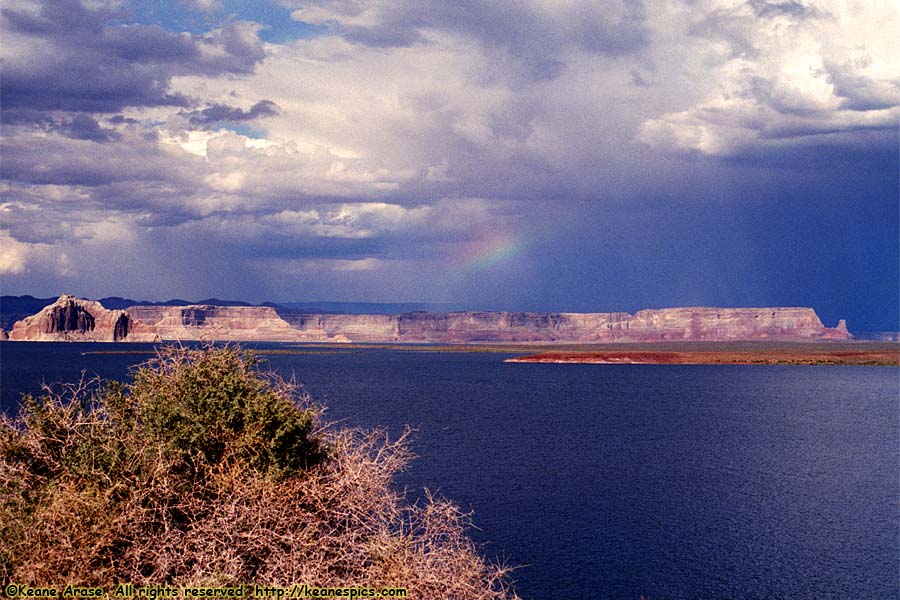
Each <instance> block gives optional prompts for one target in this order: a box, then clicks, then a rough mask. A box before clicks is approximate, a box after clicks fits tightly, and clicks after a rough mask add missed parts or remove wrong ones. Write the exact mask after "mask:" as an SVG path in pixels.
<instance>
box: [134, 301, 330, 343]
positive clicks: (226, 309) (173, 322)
mask: <svg viewBox="0 0 900 600" xmlns="http://www.w3.org/2000/svg"><path fill="white" fill-rule="evenodd" d="M128 313H129V314H130V315H131V316H132V317H133V318H134V319H135V320H137V321H140V322H141V323H143V324H145V325H147V326H148V327H150V328H152V329H153V331H155V332H156V333H157V334H158V335H159V336H160V338H162V339H164V340H208V341H213V340H230V341H236V342H251V341H266V342H319V341H330V342H342V341H347V340H346V338H342V337H337V338H335V337H334V336H332V335H328V334H327V333H326V332H325V331H324V330H322V329H321V328H317V327H315V326H314V325H312V326H309V327H305V328H303V329H295V328H293V327H291V325H290V324H289V323H288V322H287V321H285V320H284V319H282V318H281V317H279V316H278V313H277V312H275V309H274V308H272V307H269V306H212V305H207V304H192V305H189V306H131V307H129V308H128Z"/></svg>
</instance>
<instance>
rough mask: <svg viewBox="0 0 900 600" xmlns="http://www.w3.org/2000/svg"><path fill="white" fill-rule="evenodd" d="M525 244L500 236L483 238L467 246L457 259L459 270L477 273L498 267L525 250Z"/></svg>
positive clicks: (503, 235)
mask: <svg viewBox="0 0 900 600" xmlns="http://www.w3.org/2000/svg"><path fill="white" fill-rule="evenodd" d="M525 246H526V244H525V243H524V242H523V241H521V240H519V239H516V238H515V237H513V236H511V235H508V234H502V235H497V234H493V235H489V236H485V237H483V238H481V239H479V240H477V241H475V242H472V243H471V244H469V247H468V248H467V250H466V251H465V252H463V253H462V255H461V256H460V257H459V259H458V261H457V262H458V263H459V265H460V270H462V271H466V272H470V273H471V272H478V271H483V270H485V269H489V268H490V267H493V266H495V265H498V264H500V263H502V262H504V261H506V260H509V259H510V258H512V257H514V256H515V255H517V254H519V253H520V252H522V250H524V249H525Z"/></svg>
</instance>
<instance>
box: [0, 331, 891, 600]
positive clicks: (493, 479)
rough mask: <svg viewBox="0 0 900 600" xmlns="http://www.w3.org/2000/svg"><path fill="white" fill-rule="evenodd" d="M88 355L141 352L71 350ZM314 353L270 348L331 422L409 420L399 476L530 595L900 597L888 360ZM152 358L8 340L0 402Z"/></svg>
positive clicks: (395, 427)
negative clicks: (456, 512)
mask: <svg viewBox="0 0 900 600" xmlns="http://www.w3.org/2000/svg"><path fill="white" fill-rule="evenodd" d="M249 346H253V347H256V348H259V349H260V350H261V351H263V352H264V351H265V350H266V349H271V348H280V349H284V348H296V346H287V345H277V344H253V345H249ZM98 350H102V351H107V350H147V352H148V354H146V355H135V354H124V355H123V354H86V355H85V354H82V353H83V352H92V351H98ZM308 350H310V353H308V354H296V355H269V356H266V357H265V358H266V359H267V361H268V366H269V367H271V368H273V369H275V370H277V371H278V372H280V373H281V374H282V375H284V376H290V375H291V374H294V375H295V376H296V378H297V381H298V382H300V383H302V384H303V385H304V386H305V387H306V389H307V390H308V391H309V392H310V393H311V394H312V396H313V397H314V398H315V399H316V400H317V401H319V402H321V403H323V404H325V405H327V407H328V412H327V415H328V417H329V418H330V419H333V420H339V421H341V422H342V423H346V424H348V425H358V426H362V427H375V426H380V425H384V426H387V427H389V428H390V430H391V431H393V432H394V433H395V434H396V433H399V432H400V431H402V428H403V427H404V426H405V425H411V426H413V427H414V428H415V429H416V433H415V435H414V438H413V450H414V451H415V453H416V454H417V455H418V458H417V459H416V460H415V461H414V462H413V463H412V465H411V466H410V469H409V470H408V472H407V473H405V474H404V475H403V476H402V478H401V479H400V481H399V482H398V484H399V485H401V486H406V487H407V488H408V489H409V490H410V491H409V495H410V497H411V498H415V497H418V496H419V495H421V490H422V489H423V488H424V487H427V488H429V489H431V490H438V491H440V493H442V494H443V495H445V496H447V497H449V498H451V499H453V500H454V501H455V502H456V503H457V504H459V505H461V506H462V507H463V508H465V509H467V510H472V511H473V513H474V515H473V519H474V522H475V524H476V525H477V526H478V527H479V528H480V529H479V530H477V531H474V532H473V536H474V537H475V539H476V540H477V541H478V542H479V543H480V544H484V553H485V554H486V555H488V556H490V557H500V558H502V559H504V560H505V561H506V562H508V563H510V564H514V565H521V568H519V569H518V570H517V571H516V572H515V579H516V581H517V582H518V585H517V589H518V591H519V593H520V595H521V596H522V597H523V598H529V599H540V600H543V599H545V598H566V597H573V598H574V597H578V598H592V599H595V598H596V599H605V598H616V599H619V598H622V599H624V598H630V599H634V600H637V599H638V598H639V597H640V596H641V595H643V596H644V597H645V598H647V599H648V600H659V599H664V598H672V599H680V598H684V599H698V598H710V599H713V598H733V599H744V598H746V599H751V598H760V599H762V598H790V599H823V598H835V599H850V598H853V599H863V598H873V599H875V598H877V599H881V600H883V599H888V598H898V597H900V592H898V561H900V519H898V516H900V515H898V499H900V452H898V449H900V403H898V397H900V378H898V375H900V371H898V369H896V368H890V367H830V366H800V367H791V366H744V365H715V366H707V365H559V364H505V363H503V359H504V358H507V357H509V356H510V355H507V354H502V353H477V352H459V353H448V352H426V351H397V350H383V349H342V348H340V347H335V348H334V350H328V349H326V350H324V351H320V350H317V349H313V348H308ZM149 352H152V347H150V346H147V345H141V344H55V343H3V344H0V393H2V407H3V410H4V411H7V412H9V411H12V410H14V406H15V405H16V403H17V402H18V396H19V393H20V392H21V391H27V390H34V389H36V388H37V387H38V384H39V383H40V381H41V380H42V379H43V380H46V381H57V380H66V381H71V380H73V379H77V378H78V376H79V374H80V373H81V371H82V370H85V371H87V373H88V374H93V373H98V374H100V375H102V376H103V377H109V378H119V379H121V378H123V377H125V375H126V372H127V370H128V368H129V365H132V364H135V363H138V362H141V361H143V360H146V359H147V358H149V356H150V355H149Z"/></svg>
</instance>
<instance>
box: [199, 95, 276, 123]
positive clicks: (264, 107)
mask: <svg viewBox="0 0 900 600" xmlns="http://www.w3.org/2000/svg"><path fill="white" fill-rule="evenodd" d="M278 112H279V111H278V105H277V104H275V103H274V102H272V101H271V100H260V101H259V102H257V103H256V104H254V105H253V106H251V107H250V109H249V110H244V109H242V108H238V107H236V106H227V105H225V104H212V105H210V106H208V107H207V108H204V109H203V110H195V111H191V112H188V113H182V114H183V115H184V116H186V117H187V118H188V121H190V124H191V125H192V126H194V127H204V126H208V125H213V124H216V123H222V122H230V123H236V122H241V121H252V120H253V119H258V118H261V117H274V116H275V115H277V114H278Z"/></svg>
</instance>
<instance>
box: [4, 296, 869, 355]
mask: <svg viewBox="0 0 900 600" xmlns="http://www.w3.org/2000/svg"><path fill="white" fill-rule="evenodd" d="M153 336H156V337H157V338H158V339H162V340H233V341H274V342H349V341H352V342H401V343H404V342H405V343H444V344H466V343H492V342H493V343H583V344H589V343H609V342H667V341H736V340H795V341H811V340H844V339H850V338H851V337H852V335H850V333H849V332H848V331H847V325H846V323H845V322H844V321H843V320H842V321H840V322H839V323H838V325H837V327H834V328H828V327H825V326H824V325H823V324H822V321H821V320H819V317H818V315H816V313H815V311H814V310H813V309H811V308H708V307H697V308H663V309H653V310H642V311H639V312H637V313H635V314H634V315H631V314H629V313H625V312H616V313H531V312H478V311H475V312H448V313H430V312H411V313H404V314H400V315H344V314H308V313H302V312H297V311H290V310H281V309H276V308H275V307H271V306H213V305H207V304H194V305H188V306H131V307H129V308H128V309H127V310H125V311H122V310H115V311H110V310H106V309H104V308H103V307H102V306H100V305H99V304H98V303H96V302H89V301H86V300H78V299H76V298H73V297H71V296H62V297H60V299H59V300H57V301H56V302H55V303H53V304H52V305H50V306H48V307H46V308H44V309H43V310H41V312H40V313H38V314H37V315H34V316H32V317H28V318H26V319H24V320H23V321H20V322H18V323H16V325H15V327H14V328H13V332H12V335H11V338H12V339H19V340H21V339H28V340H61V339H64V340H84V341H89V340H98V341H99V340H105V341H146V340H148V339H150V338H152V337H153Z"/></svg>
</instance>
